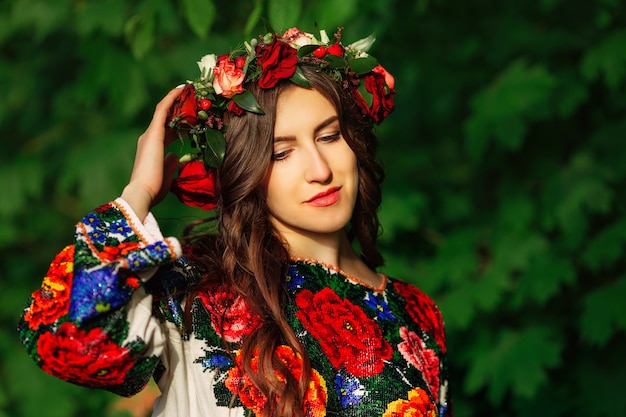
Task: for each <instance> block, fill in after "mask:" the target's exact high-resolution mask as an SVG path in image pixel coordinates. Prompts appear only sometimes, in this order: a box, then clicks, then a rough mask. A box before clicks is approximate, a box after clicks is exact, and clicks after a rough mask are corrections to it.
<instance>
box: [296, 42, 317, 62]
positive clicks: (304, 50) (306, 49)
mask: <svg viewBox="0 0 626 417" xmlns="http://www.w3.org/2000/svg"><path fill="white" fill-rule="evenodd" d="M317 48H319V45H304V46H301V47H300V49H298V59H300V58H303V57H305V56H307V55H311V54H312V53H313V51H315V50H316V49H317Z"/></svg>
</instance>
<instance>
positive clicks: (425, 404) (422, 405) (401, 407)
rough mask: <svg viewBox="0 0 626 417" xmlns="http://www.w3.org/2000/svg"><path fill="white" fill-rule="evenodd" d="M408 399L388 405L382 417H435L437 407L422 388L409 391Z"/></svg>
mask: <svg viewBox="0 0 626 417" xmlns="http://www.w3.org/2000/svg"><path fill="white" fill-rule="evenodd" d="M408 398H409V399H408V401H407V400H403V399H399V400H396V401H392V402H391V403H389V405H388V406H387V409H386V410H385V412H384V413H383V417H437V406H436V405H435V404H433V403H432V401H431V400H430V398H429V397H428V394H427V393H426V391H424V390H423V389H422V388H415V389H412V390H411V391H409V395H408Z"/></svg>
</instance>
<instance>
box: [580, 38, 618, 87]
mask: <svg viewBox="0 0 626 417" xmlns="http://www.w3.org/2000/svg"><path fill="white" fill-rule="evenodd" d="M624 45H626V30H618V31H614V32H612V33H610V34H609V35H607V36H606V37H605V38H604V39H602V41H601V42H600V43H598V44H597V45H595V46H594V47H593V48H590V49H589V50H588V51H587V53H586V54H585V56H584V58H583V60H582V63H581V71H582V73H583V75H584V76H585V77H586V78H587V79H589V80H594V79H596V78H597V77H598V76H600V74H602V75H603V76H604V81H605V83H606V85H607V86H608V87H609V88H611V89H613V90H615V89H617V88H618V87H619V86H620V84H621V83H622V82H623V80H624V78H625V77H626V48H624Z"/></svg>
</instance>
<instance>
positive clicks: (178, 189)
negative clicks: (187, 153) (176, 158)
mask: <svg viewBox="0 0 626 417" xmlns="http://www.w3.org/2000/svg"><path fill="white" fill-rule="evenodd" d="M170 191H171V192H172V193H174V194H175V195H176V197H178V199H179V200H180V201H181V202H182V203H184V204H186V205H188V206H191V207H198V208H201V209H202V210H212V209H214V208H215V203H216V198H215V179H214V173H213V171H208V172H207V171H206V169H205V168H204V163H203V162H202V161H190V162H185V163H183V164H182V165H181V167H180V170H179V173H178V178H175V179H174V181H172V186H171V187H170Z"/></svg>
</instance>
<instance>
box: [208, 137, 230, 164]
mask: <svg viewBox="0 0 626 417" xmlns="http://www.w3.org/2000/svg"><path fill="white" fill-rule="evenodd" d="M205 135H206V143H207V147H206V149H205V150H204V163H205V164H206V165H207V166H208V167H211V168H219V167H221V166H222V161H223V160H224V153H225V152H226V139H224V135H222V132H220V131H219V130H215V129H207V130H206V132H205Z"/></svg>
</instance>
